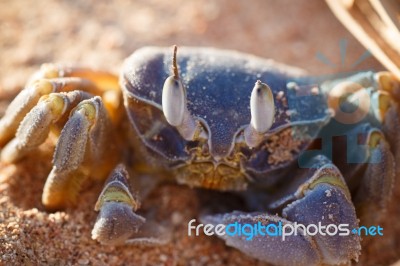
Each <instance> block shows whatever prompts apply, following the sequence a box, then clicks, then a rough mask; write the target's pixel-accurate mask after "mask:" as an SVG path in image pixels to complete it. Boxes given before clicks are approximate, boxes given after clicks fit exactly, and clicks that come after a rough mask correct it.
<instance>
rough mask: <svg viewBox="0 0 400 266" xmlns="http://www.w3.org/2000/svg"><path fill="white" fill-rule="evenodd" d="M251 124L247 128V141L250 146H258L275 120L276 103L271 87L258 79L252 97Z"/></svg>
mask: <svg viewBox="0 0 400 266" xmlns="http://www.w3.org/2000/svg"><path fill="white" fill-rule="evenodd" d="M250 112H251V121H250V125H249V126H248V127H247V128H246V129H245V141H246V143H247V145H248V146H249V147H255V146H257V145H258V144H259V143H260V142H261V141H262V139H263V137H262V135H263V134H264V133H265V132H267V131H268V130H269V129H270V128H271V126H272V123H273V122H274V117H275V104H274V98H273V95H272V91H271V88H270V87H269V86H268V85H267V84H265V83H262V82H261V81H259V80H257V82H256V84H255V85H254V88H253V91H252V92H251V97H250Z"/></svg>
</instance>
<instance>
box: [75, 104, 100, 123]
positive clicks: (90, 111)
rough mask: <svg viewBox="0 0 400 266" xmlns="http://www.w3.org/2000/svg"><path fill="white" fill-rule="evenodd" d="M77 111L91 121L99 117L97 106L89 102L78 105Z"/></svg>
mask: <svg viewBox="0 0 400 266" xmlns="http://www.w3.org/2000/svg"><path fill="white" fill-rule="evenodd" d="M76 112H79V113H81V114H83V115H85V116H86V117H87V118H88V119H89V120H90V121H93V120H94V119H96V117H97V115H96V114H97V112H96V107H95V106H94V105H93V104H92V103H88V102H86V103H84V104H80V105H78V107H77V110H76Z"/></svg>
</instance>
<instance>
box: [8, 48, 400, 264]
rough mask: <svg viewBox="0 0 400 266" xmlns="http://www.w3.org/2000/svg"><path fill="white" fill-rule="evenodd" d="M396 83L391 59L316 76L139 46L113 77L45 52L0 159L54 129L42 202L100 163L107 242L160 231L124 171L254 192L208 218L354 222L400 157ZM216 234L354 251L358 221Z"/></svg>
mask: <svg viewBox="0 0 400 266" xmlns="http://www.w3.org/2000/svg"><path fill="white" fill-rule="evenodd" d="M120 88H121V90H120ZM398 89H399V83H398V81H397V79H396V78H395V77H393V76H392V75H391V74H389V73H387V72H381V73H372V72H364V73H358V74H355V75H353V76H350V77H341V78H335V79H333V80H328V81H323V82H322V81H321V80H320V79H317V78H312V77H304V76H302V75H301V71H299V70H297V69H294V68H290V67H287V66H283V65H281V64H278V63H275V62H273V61H270V60H265V59H261V58H257V57H254V56H251V55H247V54H242V53H238V52H234V51H226V50H217V49H212V48H187V47H182V48H179V53H178V54H177V48H176V47H175V49H174V53H172V52H171V49H170V48H160V47H148V48H142V49H140V50H137V51H136V52H135V53H133V54H132V55H131V56H130V57H129V58H128V59H127V60H126V62H125V64H124V68H123V71H122V74H121V76H120V78H119V81H118V78H117V77H115V76H114V75H112V74H109V73H105V72H100V71H95V70H91V69H84V68H74V67H63V66H57V65H44V66H43V67H42V69H41V70H40V71H39V72H38V73H37V74H35V75H34V76H33V78H32V80H31V81H30V82H28V85H27V86H26V88H25V89H24V90H22V91H21V93H20V94H19V95H18V96H17V97H16V98H15V99H14V101H13V102H12V103H11V104H10V105H9V107H8V109H7V111H6V114H5V115H4V117H3V118H2V119H1V121H0V144H1V145H2V146H4V148H3V150H2V152H1V160H3V161H5V162H9V163H13V162H16V161H18V160H20V159H21V158H23V157H24V156H33V155H32V151H34V150H35V149H36V148H37V147H38V146H39V145H41V144H42V143H43V142H44V141H45V140H46V139H47V138H48V136H49V134H50V135H52V136H54V135H55V136H57V137H58V140H57V144H56V148H55V153H54V158H53V169H52V171H51V172H50V174H49V176H48V178H47V181H46V184H45V185H44V191H43V195H42V202H43V204H44V206H45V207H46V208H48V209H49V210H56V209H62V208H65V207H66V206H68V205H70V204H76V203H77V202H78V201H79V199H78V197H77V195H78V191H79V187H80V184H81V183H82V182H83V181H84V180H85V179H86V177H91V178H96V179H100V180H102V179H104V178H105V177H106V176H108V175H109V178H108V179H107V181H106V183H105V186H104V189H103V191H102V192H101V194H100V196H99V199H98V202H97V204H96V206H95V209H96V210H97V211H99V212H100V213H99V216H98V219H97V222H96V224H95V226H94V229H93V231H92V237H93V238H94V239H96V240H98V241H99V242H101V243H104V244H111V245H116V244H123V243H125V242H135V241H136V242H138V243H142V242H157V232H154V230H155V229H154V228H149V227H148V226H146V224H147V223H148V222H147V221H146V219H145V218H144V217H141V216H140V215H138V214H137V213H135V211H136V210H137V209H138V208H139V198H138V196H137V195H136V193H132V192H131V190H130V185H129V181H128V175H129V174H128V172H129V173H130V175H131V178H130V180H136V179H137V180H139V181H138V183H140V180H141V179H142V178H143V177H144V176H145V177H146V178H149V177H151V176H163V177H166V176H167V177H170V178H174V179H176V180H177V181H178V183H180V184H186V185H188V186H190V187H201V188H207V189H214V190H220V191H238V193H240V194H241V195H243V197H244V198H245V199H247V200H248V201H249V202H252V203H251V204H249V210H251V211H249V212H239V211H235V212H233V213H225V214H209V215H205V216H203V217H201V219H202V221H204V222H207V223H212V224H225V225H227V224H230V223H235V222H239V223H250V224H257V223H258V222H261V224H263V225H268V224H278V223H282V224H294V223H299V224H303V225H306V226H307V225H309V224H318V223H321V225H323V226H324V225H329V224H334V225H339V224H348V225H349V228H350V229H352V228H357V227H358V226H359V225H360V224H362V225H368V224H373V223H375V222H376V221H377V220H378V219H379V214H380V213H381V211H382V210H383V209H384V208H385V206H386V204H387V201H388V200H389V198H390V194H391V189H392V186H393V181H394V178H395V172H397V171H398V169H399V166H398V165H397V164H395V158H397V159H398V157H399V147H398V145H399V143H400V142H399V135H398V134H396V132H397V131H398V127H399V121H398V105H397V101H398V100H399V99H400V97H399V96H400V95H399V94H398ZM122 102H123V104H122ZM396 161H397V162H398V161H399V160H396ZM113 169H114V170H113ZM110 173H111V174H110ZM134 189H135V190H136V189H137V187H136V186H134ZM255 201H257V204H254V202H255ZM256 206H261V207H260V209H254V208H257V207H256ZM359 219H360V221H359ZM300 231H301V230H300ZM223 238H224V240H225V241H226V243H227V244H228V245H230V246H233V247H235V248H237V249H239V250H241V251H243V252H244V253H246V254H248V255H250V256H252V257H255V258H258V259H260V260H264V261H268V262H271V263H274V264H279V265H294V264H296V265H312V264H342V263H348V262H350V261H351V260H357V259H358V256H359V254H360V251H361V246H360V240H361V239H360V236H359V235H357V234H349V235H346V236H340V235H333V236H330V235H320V234H317V235H314V236H307V235H303V234H298V235H292V236H288V237H287V238H286V240H285V241H282V240H281V239H280V238H277V237H272V236H260V235H258V236H255V237H254V238H253V239H252V240H251V241H247V240H246V239H245V238H246V237H244V236H228V235H225V236H224V237H223Z"/></svg>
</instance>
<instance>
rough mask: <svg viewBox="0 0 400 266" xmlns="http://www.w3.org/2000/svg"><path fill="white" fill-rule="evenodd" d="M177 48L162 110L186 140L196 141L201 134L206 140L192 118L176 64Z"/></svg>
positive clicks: (203, 133) (165, 87) (165, 88)
mask: <svg viewBox="0 0 400 266" xmlns="http://www.w3.org/2000/svg"><path fill="white" fill-rule="evenodd" d="M176 52H177V47H176V46H174V56H173V60H172V61H173V63H172V72H173V74H172V76H169V77H168V78H167V79H166V80H165V82H164V86H163V91H162V109H163V113H164V116H165V118H166V120H167V122H168V123H169V124H170V125H171V126H174V127H176V128H177V129H178V131H179V133H180V134H181V135H182V137H183V138H184V139H186V140H194V139H195V138H196V137H197V136H199V134H201V133H202V134H201V136H200V137H203V138H206V135H205V132H204V131H201V133H200V131H199V129H200V127H199V126H198V123H197V122H196V120H195V119H194V118H193V117H192V116H191V114H190V112H189V110H188V108H187V99H186V89H185V87H184V86H183V84H182V81H181V79H180V77H179V72H178V66H177V63H176Z"/></svg>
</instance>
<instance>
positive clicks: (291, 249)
mask: <svg viewBox="0 0 400 266" xmlns="http://www.w3.org/2000/svg"><path fill="white" fill-rule="evenodd" d="M313 165H314V166H318V168H313V169H310V170H305V171H306V172H305V173H303V176H302V177H304V178H306V181H305V182H303V183H302V184H300V186H298V187H297V190H296V191H294V192H293V191H292V193H291V196H288V197H287V198H286V200H285V201H282V202H280V203H279V205H281V206H280V207H282V208H283V210H282V212H281V215H280V216H278V215H271V214H266V213H260V212H257V213H243V212H233V213H228V214H222V215H221V214H217V215H209V216H205V217H202V219H201V220H202V222H203V223H210V224H213V225H214V226H216V225H217V224H224V225H225V226H226V227H225V234H223V235H221V238H222V239H224V240H225V241H226V243H227V245H229V246H233V247H235V248H237V249H239V250H241V251H242V252H244V253H246V254H248V255H249V256H252V257H255V258H257V259H261V260H264V261H267V262H270V263H272V264H274V265H275V264H276V265H320V264H335V265H336V264H348V263H349V262H350V261H351V260H352V259H354V260H357V259H358V256H359V253H360V249H361V246H360V237H359V235H358V234H353V233H352V230H353V229H355V228H357V227H358V220H357V216H356V213H355V208H354V206H353V204H352V202H351V199H350V193H349V190H348V188H347V187H346V185H345V181H344V179H343V178H342V176H341V174H340V172H339V170H338V169H337V168H336V167H335V166H334V165H333V164H331V163H330V162H329V161H328V160H327V159H326V157H324V156H317V157H316V158H314V164H313ZM302 171H304V170H302ZM235 226H236V227H235ZM256 228H257V229H256ZM235 230H236V231H235Z"/></svg>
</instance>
